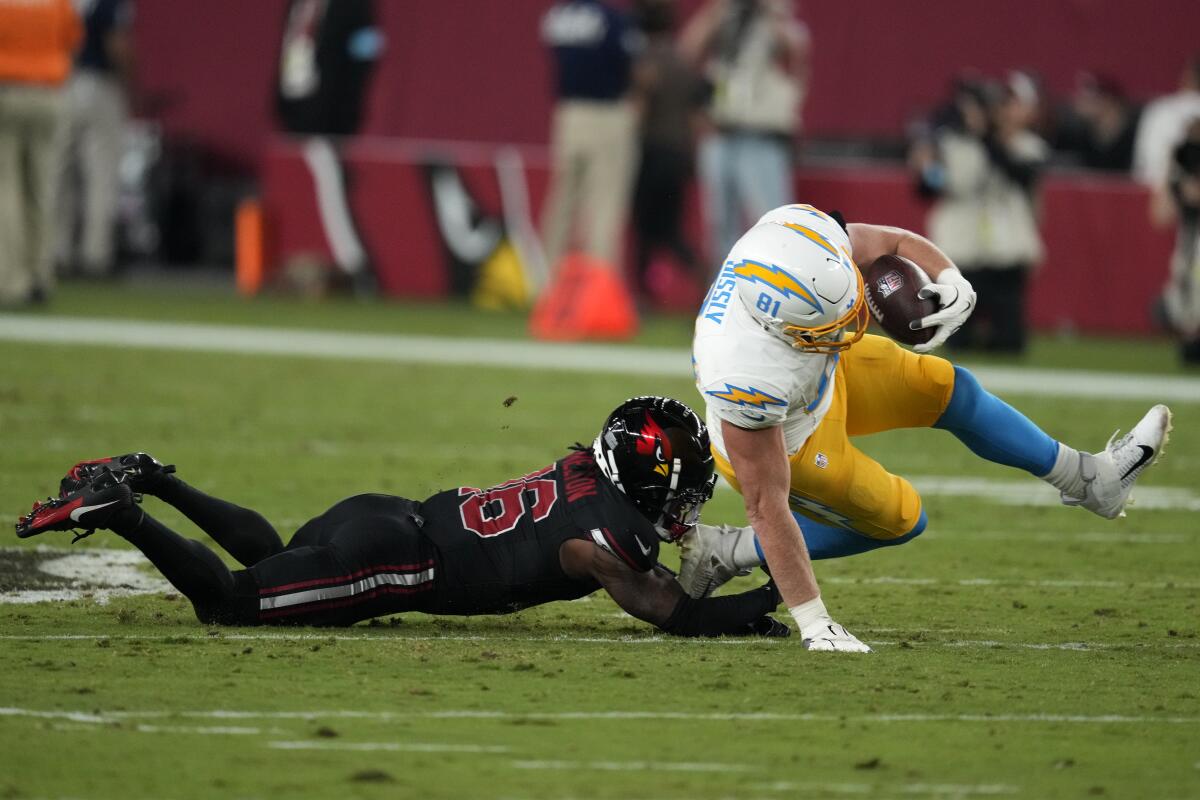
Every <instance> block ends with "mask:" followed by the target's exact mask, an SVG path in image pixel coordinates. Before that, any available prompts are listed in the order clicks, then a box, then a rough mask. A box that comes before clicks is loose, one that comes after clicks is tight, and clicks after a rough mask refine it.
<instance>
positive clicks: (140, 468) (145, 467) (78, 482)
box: [58, 453, 175, 497]
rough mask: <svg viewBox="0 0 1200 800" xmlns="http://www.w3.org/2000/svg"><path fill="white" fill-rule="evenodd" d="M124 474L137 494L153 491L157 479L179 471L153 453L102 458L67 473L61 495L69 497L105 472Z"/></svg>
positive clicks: (59, 486)
mask: <svg viewBox="0 0 1200 800" xmlns="http://www.w3.org/2000/svg"><path fill="white" fill-rule="evenodd" d="M106 471H108V472H112V473H114V474H118V475H119V474H122V473H124V475H125V477H126V483H128V484H129V486H130V488H131V489H133V491H135V492H145V491H148V490H150V489H151V488H153V486H152V485H153V483H154V482H155V480H157V479H158V478H160V477H161V476H163V475H166V474H168V473H171V472H174V471H175V465H174V464H163V463H162V462H161V461H159V460H158V459H157V458H155V457H154V456H152V455H150V454H149V453H128V454H126V455H123V456H112V457H110V458H98V459H96V460H95V461H80V462H79V463H78V464H76V465H75V466H73V467H71V469H70V470H69V471H68V472H67V475H66V477H64V478H63V479H62V481H60V482H59V484H58V496H59V497H66V496H67V495H68V494H70V493H71V492H74V491H75V490H76V489H79V488H81V487H83V486H87V485H88V484H89V483H91V482H92V481H94V480H96V478H98V477H100V475H102V474H103V473H104V472H106Z"/></svg>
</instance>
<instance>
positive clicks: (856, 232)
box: [847, 223, 954, 283]
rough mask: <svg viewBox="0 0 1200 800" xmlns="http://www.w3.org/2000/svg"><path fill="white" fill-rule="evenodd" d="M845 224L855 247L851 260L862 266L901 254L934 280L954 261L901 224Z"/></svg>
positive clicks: (952, 264)
mask: <svg viewBox="0 0 1200 800" xmlns="http://www.w3.org/2000/svg"><path fill="white" fill-rule="evenodd" d="M847 228H848V230H849V233H850V243H851V246H852V247H853V248H854V260H855V261H856V262H858V263H859V264H860V265H862V266H864V267H865V266H866V265H867V264H870V263H871V262H873V261H874V260H875V259H877V258H879V257H880V256H885V255H896V256H903V257H904V258H907V259H908V260H909V261H912V262H914V263H916V264H917V265H919V266H920V267H921V269H923V270H925V274H926V275H928V276H929V278H930V280H932V281H933V282H934V283H936V282H937V276H938V275H939V274H941V272H942V270H944V269H950V268H952V267H953V266H954V262H953V261H951V260H950V257H949V256H948V255H946V254H945V253H944V252H942V249H941V248H940V247H938V246H937V245H936V244H934V243H933V242H931V241H929V240H928V239H926V238H925V237H924V236H921V235H920V234H916V233H913V232H912V231H908V230H905V229H904V228H893V227H891V226H888V225H868V224H865V223H852V224H850V225H849V226H847Z"/></svg>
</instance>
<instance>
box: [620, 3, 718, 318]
mask: <svg viewBox="0 0 1200 800" xmlns="http://www.w3.org/2000/svg"><path fill="white" fill-rule="evenodd" d="M675 13H676V3H675V0H638V2H636V3H635V4H634V18H635V20H636V21H637V23H638V27H639V28H640V29H641V31H642V33H643V34H644V35H645V51H644V53H643V54H642V56H641V57H640V58H639V59H638V61H637V64H636V67H635V70H634V75H635V83H636V85H637V87H638V91H637V94H638V97H639V98H641V100H642V120H641V157H640V160H639V162H638V164H639V166H638V175H637V181H636V185H635V189H634V194H633V226H634V230H635V231H636V232H637V245H636V250H635V257H634V263H635V266H636V274H637V280H638V284H639V288H640V289H641V291H642V292H643V294H647V295H648V294H650V291H649V288H650V287H649V284H648V282H647V277H648V272H649V267H650V260H651V258H652V256H653V255H654V254H655V253H656V252H657V251H660V250H664V249H665V250H667V251H668V252H670V253H671V254H672V255H674V256H675V258H677V259H678V260H679V262H680V263H681V264H683V266H685V267H686V268H687V269H688V271H689V272H690V273H691V274H692V275H694V276H695V277H696V278H697V279H698V280H699V281H700V282H701V283H704V284H707V283H708V278H709V276H708V274H707V272H706V271H704V270H703V269H702V268H701V266H700V262H699V260H698V259H697V258H696V253H695V250H693V248H692V246H691V245H689V244H688V242H687V240H686V238H685V237H684V234H683V228H682V223H683V201H684V196H685V192H686V189H687V185H688V181H690V180H691V178H692V173H693V172H694V163H695V149H694V141H695V134H696V129H697V126H698V124H699V123H700V120H699V119H698V117H700V116H701V115H702V114H703V104H704V99H705V98H704V94H705V88H704V84H703V81H702V80H701V79H700V76H699V74H698V73H697V72H696V71H695V70H694V69H693V68H692V67H691V66H690V65H689V64H688V63H687V62H685V61H684V60H683V58H682V57H681V55H680V54H679V50H678V48H677V47H676V44H675V40H674V31H675Z"/></svg>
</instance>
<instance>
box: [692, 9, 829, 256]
mask: <svg viewBox="0 0 1200 800" xmlns="http://www.w3.org/2000/svg"><path fill="white" fill-rule="evenodd" d="M680 45H681V47H682V49H683V52H684V53H685V55H686V56H687V57H688V58H689V59H690V60H692V62H693V63H695V64H700V65H704V67H705V69H706V73H707V76H708V79H709V81H710V82H711V84H712V99H711V102H710V106H709V113H710V116H711V119H712V123H713V131H712V133H711V134H710V135H709V136H707V137H705V139H704V141H703V142H702V143H701V145H700V163H699V168H700V178H701V182H702V184H703V192H704V205H705V214H706V216H707V221H708V226H709V235H710V240H711V241H710V248H711V250H710V252H709V254H708V255H709V259H710V261H717V262H719V261H720V260H722V259H724V258H725V255H726V253H728V252H729V251H730V249H732V247H733V244H734V242H735V241H737V239H738V237H739V236H741V234H742V233H743V232H744V231H745V230H746V228H747V227H748V226H749V225H751V224H753V222H754V221H755V220H757V219H758V218H759V217H761V216H762V215H763V214H765V213H766V212H768V211H770V210H771V209H773V208H777V207H779V206H782V205H787V204H788V203H790V202H792V194H793V189H792V154H793V152H794V145H795V141H794V140H795V137H796V135H797V134H798V133H799V130H800V109H801V106H802V104H803V102H804V95H805V93H806V91H807V87H808V80H809V51H810V49H811V48H810V39H809V34H808V28H807V27H806V26H805V25H804V24H803V23H801V22H799V21H798V20H797V19H796V18H795V15H794V11H793V5H792V3H791V1H790V0H708V2H707V3H706V4H705V5H704V6H703V7H702V8H701V9H700V11H698V12H697V13H696V15H695V16H693V17H692V19H691V20H689V21H688V24H687V26H686V27H685V28H684V31H683V34H682V37H681V40H680ZM714 272H715V270H714Z"/></svg>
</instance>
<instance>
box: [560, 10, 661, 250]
mask: <svg viewBox="0 0 1200 800" xmlns="http://www.w3.org/2000/svg"><path fill="white" fill-rule="evenodd" d="M541 36H542V41H543V43H545V45H546V46H547V47H549V48H550V49H551V51H552V53H553V56H554V66H555V82H554V86H555V97H556V98H557V99H556V102H555V106H554V114H553V120H552V122H551V130H550V151H551V171H550V186H549V190H548V192H547V195H546V199H545V202H544V206H543V208H544V210H543V212H542V237H543V239H544V242H545V249H546V260H547V262H548V263H549V264H550V266H551V268H552V269H553V268H554V267H555V266H556V265H557V264H558V263H559V260H560V259H561V258H562V256H563V255H564V254H565V253H566V252H567V251H568V250H571V249H575V247H577V246H578V247H579V249H581V250H583V251H584V252H585V253H587V254H589V255H591V256H594V257H596V258H598V259H600V260H602V261H603V262H604V263H606V264H608V265H611V266H612V267H613V268H614V269H615V268H616V267H617V265H618V256H619V253H620V247H621V234H622V229H623V226H624V224H625V218H626V214H627V213H628V209H629V196H630V191H631V189H632V184H633V177H634V170H635V161H636V158H637V115H636V112H635V109H634V105H633V103H632V101H631V98H630V88H631V69H632V60H633V57H634V55H635V54H636V52H637V50H638V49H639V37H638V34H637V31H636V30H635V29H634V28H633V26H632V25H631V23H630V20H629V18H628V17H627V16H626V15H625V14H624V13H621V12H619V11H617V10H616V9H614V8H612V7H611V6H609V5H607V4H606V3H603V2H600V1H599V0H562V1H561V2H558V3H555V4H554V6H552V7H551V8H550V10H549V11H547V12H546V14H545V16H544V17H542V24H541ZM576 241H578V244H576Z"/></svg>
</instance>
